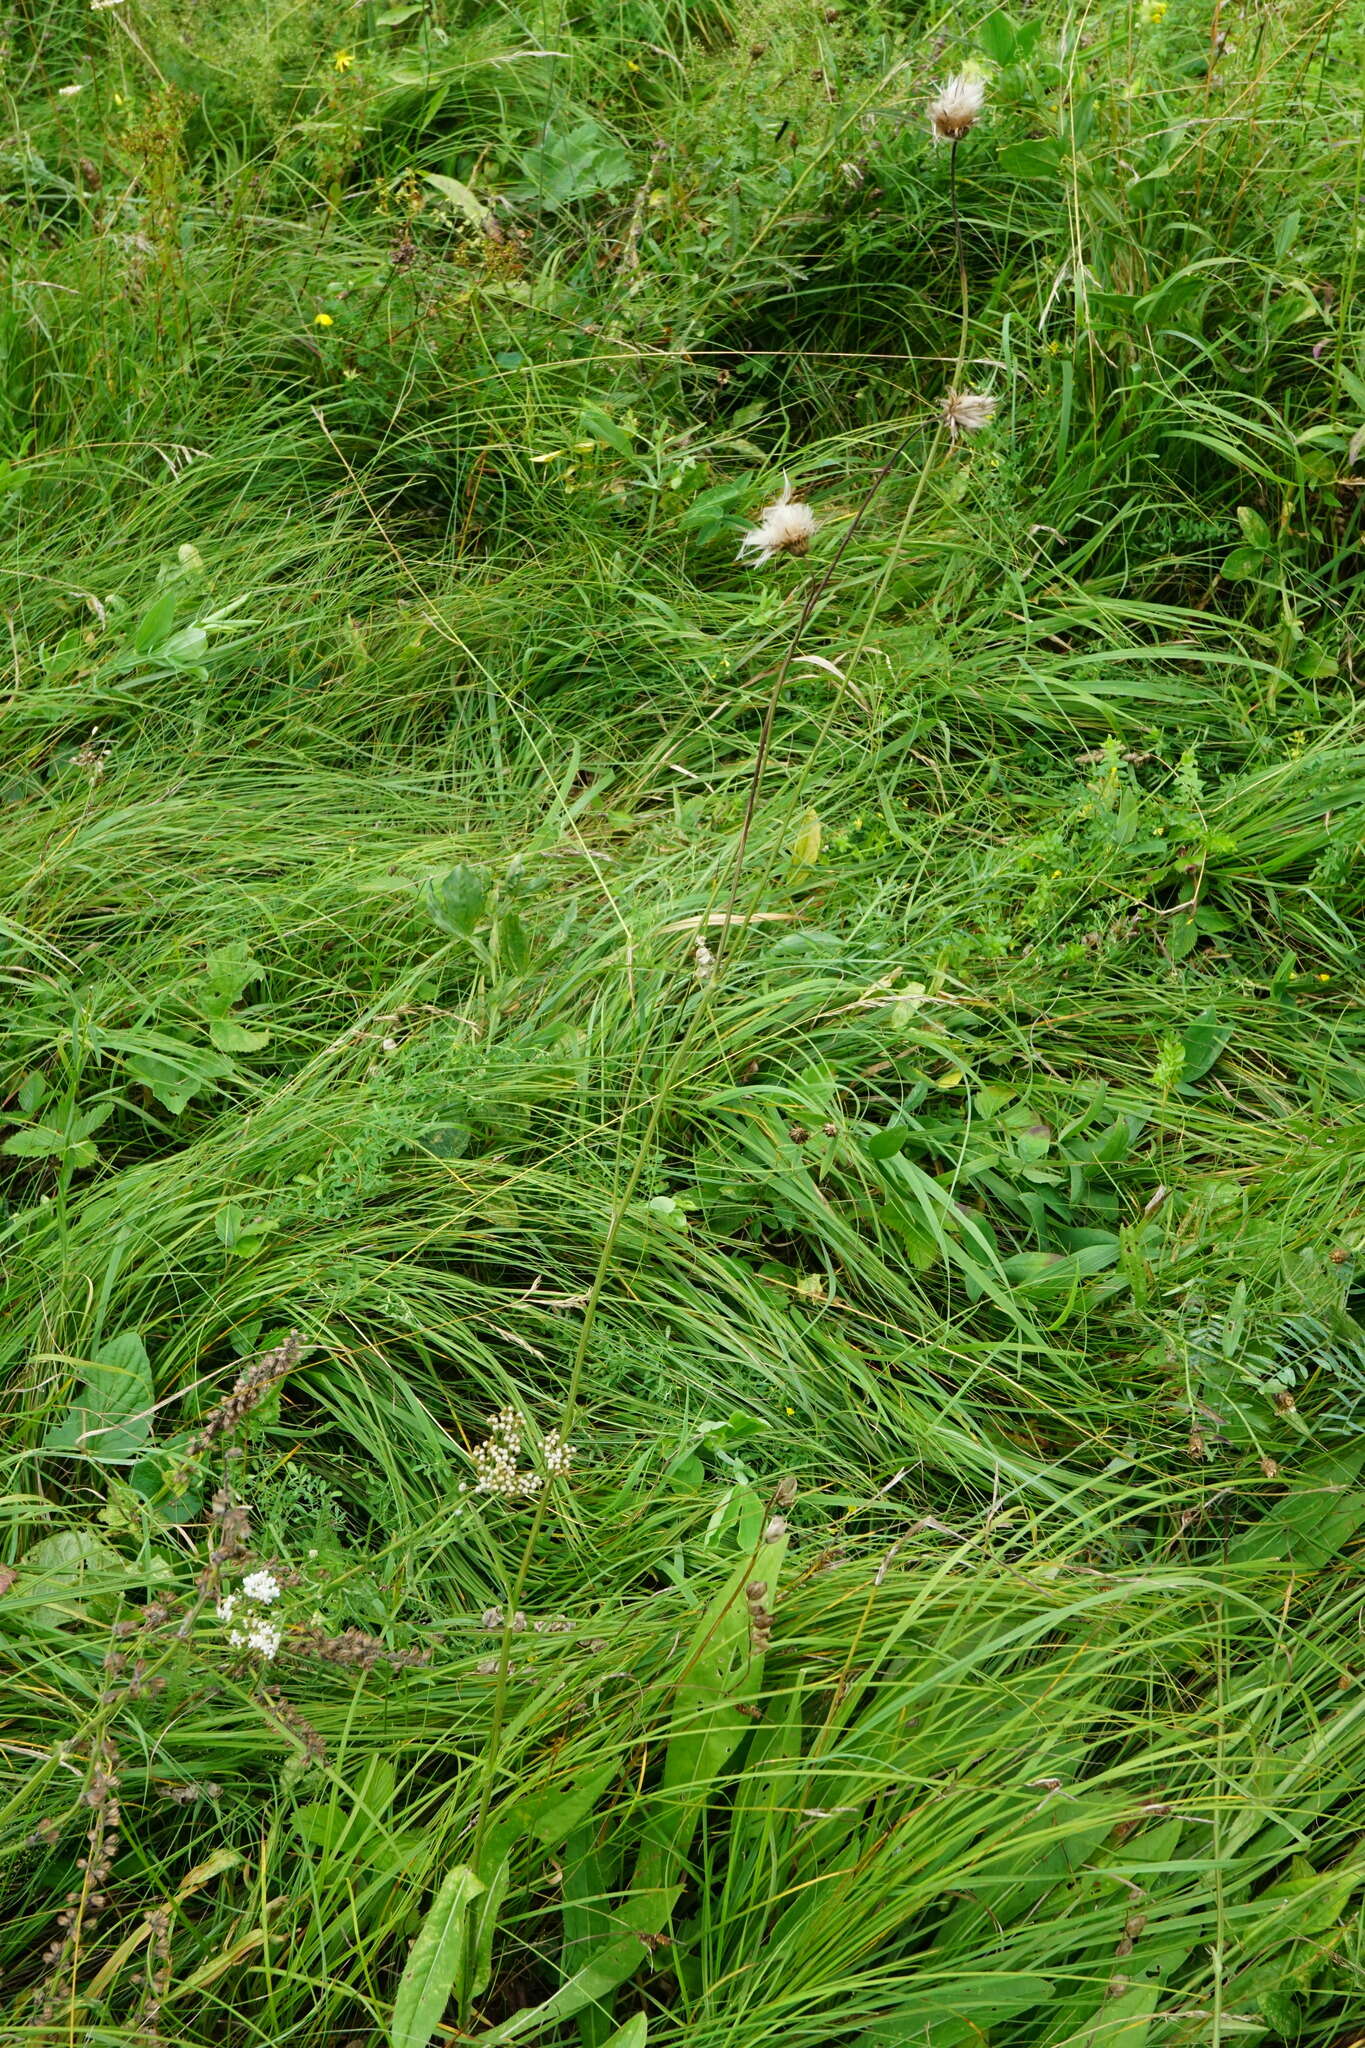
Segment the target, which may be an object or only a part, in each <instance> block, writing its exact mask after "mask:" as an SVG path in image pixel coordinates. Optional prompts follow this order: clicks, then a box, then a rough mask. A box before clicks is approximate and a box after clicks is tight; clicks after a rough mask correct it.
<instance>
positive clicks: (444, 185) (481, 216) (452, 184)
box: [414, 10, 491, 228]
mask: <svg viewBox="0 0 1365 2048" xmlns="http://www.w3.org/2000/svg"><path fill="white" fill-rule="evenodd" d="M414 12H415V10H414ZM422 176H423V177H424V178H425V179H426V181H427V183H428V185H430V186H431V187H432V188H433V189H434V190H435V191H437V192H439V193H440V195H441V197H442V199H447V200H449V202H450V204H451V205H452V206H453V207H454V208H455V210H456V212H457V213H462V214H463V215H464V217H465V219H466V220H467V221H470V222H471V223H472V224H473V225H474V226H475V227H476V228H484V227H487V225H488V222H489V219H490V218H491V215H490V212H489V209H488V207H486V206H485V205H484V203H483V201H482V200H481V199H480V198H479V197H478V195H477V194H476V193H474V192H471V191H470V189H469V187H468V185H462V184H461V183H460V181H459V179H458V178H447V177H443V176H442V174H441V173H440V172H439V171H423V173H422Z"/></svg>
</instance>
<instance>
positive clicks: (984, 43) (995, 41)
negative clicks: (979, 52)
mask: <svg viewBox="0 0 1365 2048" xmlns="http://www.w3.org/2000/svg"><path fill="white" fill-rule="evenodd" d="M976 40H977V42H978V43H979V44H980V46H981V48H982V49H983V50H984V51H985V53H986V55H987V56H988V57H989V58H990V60H991V62H992V64H1012V63H1013V62H1014V53H1015V51H1016V49H1017V48H1018V37H1017V36H1016V35H1015V32H1014V23H1013V22H1012V21H1011V20H1010V18H1009V16H1008V14H1005V13H1003V12H1002V11H1001V10H1000V9H999V8H997V9H996V11H995V13H994V14H988V15H987V16H986V19H985V20H984V21H983V22H982V23H981V25H980V27H979V28H978V29H977V32H976Z"/></svg>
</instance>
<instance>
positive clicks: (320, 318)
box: [313, 313, 334, 327]
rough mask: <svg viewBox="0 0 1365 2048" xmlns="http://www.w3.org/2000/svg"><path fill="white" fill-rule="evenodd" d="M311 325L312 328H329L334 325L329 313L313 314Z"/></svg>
mask: <svg viewBox="0 0 1365 2048" xmlns="http://www.w3.org/2000/svg"><path fill="white" fill-rule="evenodd" d="M313 325H314V327H331V326H332V325H334V322H333V320H332V316H331V314H330V313H315V314H314V315H313Z"/></svg>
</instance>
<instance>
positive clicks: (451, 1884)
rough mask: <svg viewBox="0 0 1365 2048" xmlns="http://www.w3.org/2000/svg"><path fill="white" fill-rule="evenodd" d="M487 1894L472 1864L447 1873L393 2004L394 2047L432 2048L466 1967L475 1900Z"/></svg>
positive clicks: (405, 1966) (405, 1969) (418, 1938)
mask: <svg viewBox="0 0 1365 2048" xmlns="http://www.w3.org/2000/svg"><path fill="white" fill-rule="evenodd" d="M483 1889H484V1886H483V1883H482V1881H481V1880H480V1879H479V1878H477V1877H475V1875H474V1873H473V1871H472V1870H471V1869H470V1868H469V1866H468V1864H467V1863H457V1864H456V1865H455V1868H454V1869H453V1870H449V1871H447V1872H446V1875H445V1879H444V1881H443V1883H442V1885H441V1889H440V1890H439V1891H438V1892H437V1894H436V1900H435V1903H434V1905H433V1906H432V1908H431V1911H430V1912H429V1913H428V1914H427V1917H426V1919H425V1920H424V1921H423V1922H422V1925H421V1926H420V1928H419V1929H418V1930H417V1938H416V1940H415V1941H414V1942H413V1944H412V1948H411V1950H410V1951H409V1954H408V1959H407V1962H406V1963H405V1964H404V1966H403V1975H402V1977H401V1978H400V1980H399V1984H398V1995H397V1997H396V1998H395V1999H394V2002H393V2027H392V2030H391V2034H390V2038H391V2040H392V2042H393V2048H427V2044H428V2042H429V2041H430V2040H431V2037H432V2035H433V2034H434V2033H435V2031H436V2027H437V2024H438V2023H439V2021H440V2018H441V2014H442V2013H443V2012H444V2011H445V2009H446V2001H447V1999H448V1998H449V1997H450V1993H451V1990H452V1988H453V1986H454V1983H455V1979H456V1978H457V1977H458V1976H459V1974H460V1971H461V1969H462V1967H463V1964H464V1958H465V1951H466V1949H467V1947H468V1944H469V1905H470V1901H471V1899H476V1898H477V1897H478V1895H479V1893H480V1892H481V1891H482V1890H483Z"/></svg>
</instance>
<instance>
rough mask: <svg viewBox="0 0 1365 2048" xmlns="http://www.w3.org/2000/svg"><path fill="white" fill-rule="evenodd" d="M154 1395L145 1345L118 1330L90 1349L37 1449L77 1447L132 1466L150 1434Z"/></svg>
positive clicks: (134, 1335)
mask: <svg viewBox="0 0 1365 2048" xmlns="http://www.w3.org/2000/svg"><path fill="white" fill-rule="evenodd" d="M155 1398H156V1397H155V1392H154V1390H153V1387H152V1369H151V1362H150V1360H149V1359H148V1357H147V1350H146V1346H145V1345H144V1344H143V1342H142V1339H141V1337H139V1336H138V1334H137V1332H136V1330H124V1331H123V1332H121V1334H120V1335H119V1336H117V1337H111V1338H110V1339H109V1341H108V1343H107V1344H103V1345H101V1347H100V1349H99V1350H98V1351H97V1352H96V1353H95V1355H94V1358H93V1359H92V1360H91V1362H90V1364H89V1366H88V1367H87V1369H86V1373H85V1377H84V1380H83V1381H82V1384H81V1387H80V1390H79V1392H78V1393H77V1394H76V1395H75V1396H74V1398H73V1399H72V1403H71V1407H70V1409H69V1411H68V1412H67V1415H66V1417H65V1418H64V1420H63V1421H61V1422H59V1423H58V1424H57V1425H56V1426H55V1427H54V1428H52V1429H50V1430H49V1431H48V1433H47V1435H46V1436H45V1437H44V1438H43V1448H44V1450H49V1451H79V1452H81V1453H83V1455H84V1456H86V1457H88V1458H98V1459H99V1460H100V1461H101V1463H103V1464H111V1465H130V1464H133V1463H134V1462H135V1461H136V1460H137V1459H138V1458H140V1457H141V1455H142V1453H143V1451H144V1449H145V1448H146V1445H147V1440H148V1438H149V1437H150V1435H151V1429H152V1407H153V1404H154V1402H155Z"/></svg>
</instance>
